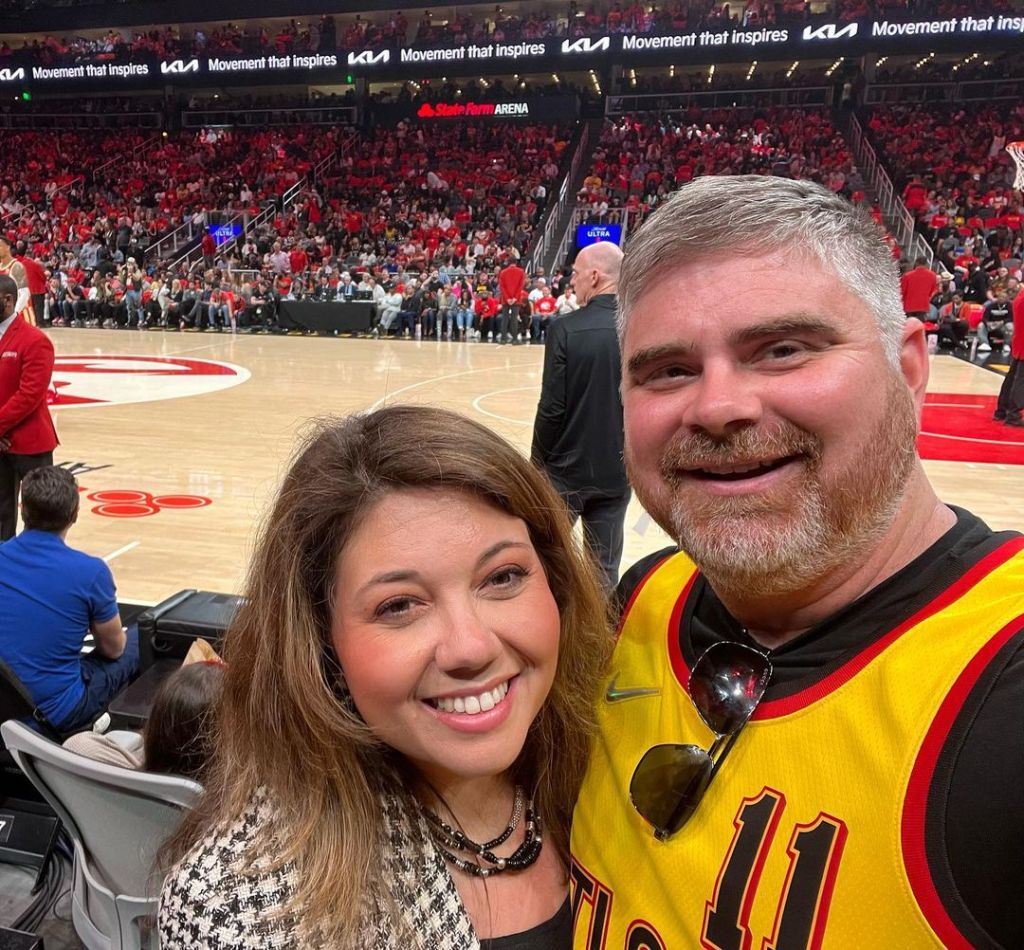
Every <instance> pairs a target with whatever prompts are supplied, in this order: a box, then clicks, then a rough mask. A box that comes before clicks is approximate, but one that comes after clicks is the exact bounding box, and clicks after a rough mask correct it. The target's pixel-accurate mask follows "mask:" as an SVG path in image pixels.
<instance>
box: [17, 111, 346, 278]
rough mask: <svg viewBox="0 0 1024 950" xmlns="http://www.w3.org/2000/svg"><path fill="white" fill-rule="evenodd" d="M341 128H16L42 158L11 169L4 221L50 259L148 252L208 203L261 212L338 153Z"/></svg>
mask: <svg viewBox="0 0 1024 950" xmlns="http://www.w3.org/2000/svg"><path fill="white" fill-rule="evenodd" d="M337 134H338V133H337V132H336V131H324V130H322V129H318V130H316V134H315V135H314V134H313V130H312V129H311V128H305V127H293V128H289V129H288V131H287V134H284V133H283V132H282V131H280V130H273V129H259V130H251V131H250V130H226V129H216V130H213V129H208V130H203V131H201V132H183V133H178V134H176V135H166V136H161V135H157V134H150V133H145V132H135V133H133V134H126V133H125V132H123V131H119V132H116V133H105V134H102V135H100V136H99V138H98V137H97V133H96V132H65V133H59V134H51V133H47V132H17V133H12V134H11V135H10V137H9V141H10V142H12V143H17V145H18V147H19V148H21V149H24V150H25V151H24V153H23V154H32V155H37V156H39V157H38V158H33V159H31V160H29V161H28V162H23V161H21V160H18V161H16V162H13V164H11V165H10V167H9V168H7V169H6V170H7V171H8V172H11V174H9V175H7V176H6V177H5V179H4V180H5V181H6V182H8V183H9V184H5V185H4V186H3V187H2V189H0V207H2V211H3V215H4V216H3V219H2V226H3V228H4V229H5V230H6V231H7V232H8V233H9V234H10V235H11V237H13V238H15V239H18V240H23V241H25V242H26V244H28V245H29V246H31V248H32V252H33V254H34V255H35V256H36V257H38V258H39V259H40V260H42V261H44V262H46V263H47V264H48V265H49V266H56V265H58V264H59V263H60V262H62V261H63V260H65V259H66V258H67V256H68V255H73V256H75V257H77V258H78V259H79V260H80V261H82V263H83V264H84V265H85V266H89V265H92V266H93V267H95V266H96V264H97V257H96V252H94V250H93V249H91V248H90V243H91V242H90V239H91V238H95V241H96V243H97V244H98V245H99V246H109V248H110V251H111V254H112V255H113V260H114V261H115V263H124V262H126V261H127V258H128V257H132V256H134V257H136V258H137V259H138V260H140V261H141V260H142V258H143V256H144V255H145V253H146V251H147V248H148V247H149V246H150V245H151V244H153V243H154V242H155V241H157V240H158V239H159V238H160V237H161V236H162V235H164V234H166V233H167V232H168V231H170V230H172V229H174V228H175V227H178V226H180V225H182V224H183V223H185V222H186V221H187V220H188V219H190V218H195V217H196V216H198V217H200V218H203V217H205V216H206V214H207V211H208V210H209V211H213V210H217V211H221V212H236V213H239V214H241V213H243V212H247V213H254V212H255V211H256V210H258V209H259V207H260V206H261V205H262V204H264V203H265V202H267V201H273V200H274V199H275V198H276V197H277V196H279V195H280V194H281V193H282V192H283V191H285V190H286V189H287V188H289V187H291V186H292V185H293V184H295V183H296V182H297V181H298V180H299V179H300V178H302V177H303V176H304V175H305V174H306V173H307V172H308V171H309V170H310V168H312V166H313V165H314V164H315V163H316V162H317V161H319V160H320V159H322V158H325V157H327V156H328V155H330V154H332V153H333V150H334V147H335V142H336V137H337Z"/></svg>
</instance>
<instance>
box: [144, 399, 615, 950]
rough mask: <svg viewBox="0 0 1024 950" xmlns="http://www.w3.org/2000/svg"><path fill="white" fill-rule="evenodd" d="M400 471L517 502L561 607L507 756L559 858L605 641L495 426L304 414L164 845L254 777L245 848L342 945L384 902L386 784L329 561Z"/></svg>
mask: <svg viewBox="0 0 1024 950" xmlns="http://www.w3.org/2000/svg"><path fill="white" fill-rule="evenodd" d="M409 487H436V488H438V489H446V490H457V491H465V492H470V493H472V494H474V495H476V496H477V497H479V498H482V499H484V500H485V501H487V502H489V503H490V504H493V505H494V506H495V507H497V508H499V509H501V510H502V511H505V512H507V513H508V514H510V515H513V516H515V517H517V518H521V519H522V520H523V521H524V522H525V523H526V525H527V527H528V529H529V533H530V537H531V540H532V542H533V545H534V547H535V549H536V551H537V553H538V555H539V557H540V560H541V562H542V564H543V565H544V569H545V571H546V574H547V580H548V583H549V585H550V587H551V590H552V592H553V594H554V597H555V600H556V602H557V604H558V607H559V611H560V616H561V640H560V644H559V658H558V666H557V671H556V673H555V679H554V683H553V685H552V688H551V692H550V694H549V695H548V698H547V701H546V702H545V704H544V706H543V707H542V709H541V711H540V713H539V715H538V716H537V718H536V720H535V721H534V723H533V725H532V727H531V729H530V731H529V733H528V736H527V740H526V744H525V746H524V748H523V750H522V752H521V753H520V755H519V757H518V759H517V761H516V763H515V765H514V766H513V772H514V777H515V779H516V781H518V782H519V783H521V784H523V785H524V786H525V787H527V788H529V789H532V790H533V792H534V797H535V801H536V804H537V807H538V810H539V813H540V814H541V815H542V816H543V817H544V819H545V822H546V825H547V828H548V830H549V839H550V842H551V844H552V845H553V846H554V847H555V848H556V849H557V851H558V853H559V855H560V856H561V859H562V861H563V864H564V865H565V866H566V867H568V861H569V824H570V819H571V815H572V808H573V805H574V803H575V800H576V795H577V792H578V790H579V787H580V783H581V781H582V779H583V773H584V770H585V768H586V762H587V757H588V752H589V747H590V738H591V735H592V732H593V729H594V704H595V700H596V692H597V687H598V681H599V679H600V677H601V674H602V672H603V669H604V665H605V661H606V658H607V656H608V654H609V652H610V649H611V634H610V631H609V625H608V613H607V607H606V602H605V597H604V594H603V592H602V590H601V588H600V585H599V582H598V580H597V574H596V571H595V567H594V565H593V562H592V559H591V557H590V555H589V554H588V553H587V552H586V551H585V550H584V548H583V545H582V544H581V543H580V542H578V541H577V539H576V537H575V536H574V535H573V532H572V530H571V527H570V523H569V520H568V517H567V515H566V511H565V506H564V505H563V503H562V501H561V499H560V498H559V497H558V495H557V494H556V492H555V491H554V489H553V488H552V487H551V485H550V483H549V482H548V481H547V479H546V478H545V477H544V476H543V475H542V474H541V473H540V472H539V471H538V470H537V469H536V468H535V467H534V466H533V465H532V464H530V462H529V461H527V459H525V458H524V457H523V456H522V455H521V454H520V453H519V452H518V451H517V450H516V449H515V448H513V447H512V446H511V445H510V444H509V443H507V442H506V441H505V440H503V439H502V438H501V437H500V436H498V435H496V434H495V433H493V432H492V431H491V430H489V429H487V428H485V427H484V426H482V425H479V424H477V423H475V422H473V421H471V420H469V419H466V418H464V417H462V416H459V415H456V414H454V413H451V412H447V411H444V410H441V409H433V408H426V407H415V406H394V407H389V408H386V409H381V410H379V411H376V412H372V413H369V414H366V415H360V416H353V417H350V418H347V419H342V420H337V419H335V420H326V421H323V422H321V423H320V424H319V425H318V427H317V429H316V431H315V432H313V434H312V435H310V436H309V437H308V438H307V439H306V440H305V442H304V444H303V445H302V446H300V449H299V451H298V453H297V456H296V458H295V461H294V463H293V464H292V466H291V469H290V470H289V472H288V474H287V475H286V476H285V479H284V483H283V485H282V487H281V490H280V493H279V495H278V497H277V500H276V502H275V504H274V507H273V510H272V512H271V514H270V517H269V519H268V521H267V522H266V524H265V525H264V527H263V529H262V531H261V534H260V537H259V539H258V541H257V547H256V550H255V553H254V557H253V561H252V564H251V567H250V571H249V577H248V581H247V585H246V600H245V605H244V606H243V607H242V608H241V609H240V611H239V613H238V615H237V617H236V618H235V621H234V622H233V623H232V625H231V628H230V630H229V631H228V633H227V635H226V638H225V644H224V658H225V661H226V663H227V675H226V677H225V686H224V697H223V700H222V704H221V707H220V709H219V711H218V728H217V742H216V752H215V755H214V759H213V762H212V763H211V765H210V767H209V769H208V771H207V773H206V777H205V780H206V793H205V795H204V797H203V798H202V799H201V801H200V803H199V804H198V806H197V807H196V808H195V809H194V810H193V811H192V812H191V813H190V814H189V816H188V817H187V818H186V820H185V822H184V823H183V825H182V827H181V828H180V829H179V830H178V832H177V833H176V835H175V836H174V837H173V838H172V839H171V840H170V841H169V842H168V844H167V845H166V846H165V849H164V859H165V861H167V862H173V861H175V860H179V859H181V858H182V857H183V856H184V855H185V854H186V853H187V852H188V851H189V850H190V849H191V848H192V847H194V846H195V845H196V844H198V843H199V842H200V841H202V840H203V839H204V838H205V837H206V836H207V835H209V834H210V833H211V832H215V831H217V830H218V829H220V828H223V827H224V826H225V825H226V824H227V823H228V822H230V821H232V820H233V819H235V818H237V817H238V816H239V815H240V814H241V813H242V812H243V811H245V809H246V807H247V806H248V805H249V804H250V803H251V801H252V798H253V795H254V793H255V792H256V791H257V789H266V790H267V792H268V793H269V797H270V801H271V802H272V803H273V807H274V809H275V811H276V816H275V822H274V828H273V829H272V830H271V829H265V830H264V831H263V832H262V836H261V837H260V839H259V840H257V841H256V842H254V843H253V846H252V848H251V853H250V854H249V858H250V859H251V860H257V859H259V861H260V864H261V866H263V867H267V866H268V865H267V864H266V863H265V862H268V861H269V863H270V866H279V865H280V864H283V863H285V862H294V864H295V866H296V868H297V871H298V880H299V882H300V884H299V889H298V893H297V894H296V895H295V899H294V901H293V904H292V906H291V907H290V908H289V910H290V911H292V912H294V913H295V914H296V918H295V919H296V920H300V921H301V924H302V927H303V929H304V930H305V931H306V932H307V933H317V934H319V935H320V938H321V939H323V940H326V941H329V944H330V945H332V946H350V945H353V944H354V943H355V942H356V940H357V938H358V928H359V925H360V922H361V919H362V917H363V915H364V914H365V912H366V909H367V908H372V907H374V906H377V907H381V906H390V905H391V903H392V901H391V897H390V895H389V894H388V893H387V882H386V876H387V875H386V870H385V865H384V850H385V848H386V844H385V842H386V840H387V834H386V829H385V828H384V827H383V817H382V814H381V807H380V796H381V794H388V793H391V794H394V793H399V794H401V790H400V789H399V788H397V787H396V783H395V781H394V778H393V777H394V776H395V774H396V771H395V768H394V765H393V763H394V753H392V752H391V750H389V749H388V748H387V747H386V746H383V745H382V744H381V743H380V742H379V741H377V740H376V739H375V738H374V737H373V735H371V733H370V732H369V730H368V729H367V727H366V726H365V724H364V723H363V722H362V720H361V719H360V718H359V716H358V713H357V712H356V711H355V708H354V707H353V706H352V704H351V702H350V701H347V699H346V691H345V687H344V681H343V676H342V673H341V669H340V667H339V665H338V662H337V659H336V657H335V655H334V650H333V647H332V645H331V642H330V629H331V613H332V605H333V602H334V598H335V596H336V593H335V591H334V578H335V572H336V565H337V562H338V557H339V555H340V553H341V551H342V549H343V547H344V545H345V544H346V542H347V540H348V538H349V537H350V536H351V534H352V531H353V529H354V528H355V527H356V526H357V524H358V523H359V520H360V518H361V517H362V516H363V515H364V514H365V513H366V512H367V510H368V509H369V508H370V507H371V506H372V505H374V504H375V503H376V502H377V501H378V500H379V499H380V498H382V497H383V496H384V495H386V494H388V493H389V492H392V491H395V490H399V489H402V488H409ZM337 596H343V595H342V594H341V593H338V594H337Z"/></svg>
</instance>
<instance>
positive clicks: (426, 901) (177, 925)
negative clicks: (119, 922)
mask: <svg viewBox="0 0 1024 950" xmlns="http://www.w3.org/2000/svg"><path fill="white" fill-rule="evenodd" d="M383 807H384V811H385V819H386V822H387V827H388V829H389V838H390V850H389V854H388V856H387V864H388V871H387V874H388V876H389V878H390V880H391V881H392V882H393V885H392V893H393V895H394V898H395V902H396V904H397V905H398V907H399V910H400V914H401V920H400V921H398V922H397V926H396V922H395V921H393V920H392V919H391V915H390V914H388V913H387V912H386V911H385V910H384V909H383V908H379V909H378V911H377V912H376V913H370V914H368V915H367V921H366V923H365V925H364V927H363V929H362V937H361V938H360V943H359V946H360V948H365V950H412V948H414V947H422V948H425V950H479V947H480V943H479V941H478V940H477V937H476V935H475V934H474V932H473V926H472V924H471V923H470V921H469V917H468V915H467V914H466V911H465V908H464V907H463V906H462V901H461V900H460V898H459V894H458V891H457V890H456V888H455V882H454V881H453V880H452V877H451V874H450V873H449V872H448V867H447V865H446V863H445V860H444V858H443V857H442V856H441V855H440V854H439V853H438V851H437V849H436V848H435V847H434V846H433V844H432V843H431V839H430V835H429V830H428V829H427V827H426V824H425V822H424V819H423V817H422V816H421V815H419V814H416V815H409V814H408V811H407V809H406V808H404V807H403V806H402V804H401V803H400V802H399V801H398V800H397V799H394V798H388V799H386V800H385V801H384V803H383ZM273 820H274V809H273V807H272V804H271V802H270V800H269V798H268V796H267V795H266V794H257V795H256V796H255V797H254V799H253V803H252V804H251V805H250V807H249V808H248V809H246V811H245V812H244V813H243V814H242V815H241V816H240V817H239V818H238V819H236V820H235V821H234V822H232V823H231V824H230V825H229V826H227V827H226V828H223V829H221V830H219V831H216V832H214V833H213V834H211V835H210V836H209V837H207V838H206V839H205V840H204V841H202V842H201V843H200V844H198V845H197V846H196V847H194V848H193V849H192V850H191V851H190V852H189V853H188V854H187V855H186V856H185V857H184V858H183V859H182V860H181V861H180V862H179V863H178V864H177V865H176V866H175V867H174V868H173V870H172V871H171V873H170V874H169V875H168V877H167V880H166V881H165V882H164V886H163V890H162V892H161V894H160V914H159V928H160V946H161V948H162V950H195V948H209V950H245V948H256V947H259V948H261V950H262V948H273V950H277V948H282V950H283V948H288V950H323V947H324V943H323V942H322V941H317V940H315V939H313V938H311V937H309V936H307V935H305V934H304V932H303V931H302V930H301V929H300V928H299V927H298V926H297V923H296V921H295V920H294V919H293V918H289V917H287V916H284V915H282V914H281V913H280V911H281V910H282V909H283V908H284V907H285V906H286V905H287V904H288V902H289V900H290V898H291V896H292V895H293V894H294V893H295V891H296V890H297V886H298V874H297V872H296V870H295V868H294V867H293V866H291V865H285V866H283V867H280V868H277V869H275V870H271V869H269V862H268V861H266V860H263V861H260V860H257V861H256V863H255V871H245V870H244V867H245V863H244V862H245V861H246V859H247V857H248V854H249V847H250V845H251V844H252V843H253V842H254V841H255V840H256V836H257V834H258V832H259V831H260V830H261V829H263V828H266V827H267V826H268V825H269V824H271V823H272V822H273ZM275 912H277V913H275Z"/></svg>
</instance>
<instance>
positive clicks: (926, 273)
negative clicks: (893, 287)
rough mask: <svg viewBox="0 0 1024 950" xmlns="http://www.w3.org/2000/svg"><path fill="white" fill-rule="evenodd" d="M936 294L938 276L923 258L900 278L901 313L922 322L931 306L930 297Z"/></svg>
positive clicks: (937, 290)
mask: <svg viewBox="0 0 1024 950" xmlns="http://www.w3.org/2000/svg"><path fill="white" fill-rule="evenodd" d="M938 292H939V275H938V274H936V273H935V271H933V270H932V269H931V268H930V267H929V266H928V262H927V261H926V260H925V259H924V258H923V257H919V258H918V259H917V260H916V261H915V262H914V269H913V270H909V271H907V273H905V274H904V275H903V276H902V277H901V278H900V294H901V295H902V297H903V312H904V313H905V314H906V315H907V316H908V317H917V318H918V319H920V320H923V319H924V318H925V317H926V316H927V315H928V311H929V309H930V307H931V305H932V297H934V296H935V295H936V294H937V293H938Z"/></svg>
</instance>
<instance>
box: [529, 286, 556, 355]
mask: <svg viewBox="0 0 1024 950" xmlns="http://www.w3.org/2000/svg"><path fill="white" fill-rule="evenodd" d="M532 306H533V312H532V314H531V315H530V337H531V339H532V340H533V342H534V343H539V342H540V341H541V340H542V339H546V337H547V332H548V323H549V321H550V320H551V318H552V317H553V316H554V315H555V313H556V312H557V311H558V301H557V300H555V298H554V297H552V296H551V293H550V292H549V291H547V290H545V291H544V295H543V296H541V297H537V298H535V299H534V300H533V304H532Z"/></svg>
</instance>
